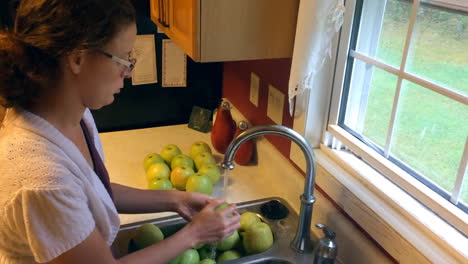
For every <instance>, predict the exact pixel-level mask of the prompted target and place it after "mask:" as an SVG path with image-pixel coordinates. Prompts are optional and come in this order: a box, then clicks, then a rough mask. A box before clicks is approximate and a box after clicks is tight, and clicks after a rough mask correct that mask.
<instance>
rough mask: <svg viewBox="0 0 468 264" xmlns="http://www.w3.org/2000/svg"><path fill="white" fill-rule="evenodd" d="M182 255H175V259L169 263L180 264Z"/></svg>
mask: <svg viewBox="0 0 468 264" xmlns="http://www.w3.org/2000/svg"><path fill="white" fill-rule="evenodd" d="M181 257H182V255H179V256H177V257H175V258H174V259H172V260H171V261H170V262H169V264H179V262H180V258H181Z"/></svg>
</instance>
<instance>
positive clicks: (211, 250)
mask: <svg viewBox="0 0 468 264" xmlns="http://www.w3.org/2000/svg"><path fill="white" fill-rule="evenodd" d="M198 253H199V254H200V258H201V259H216V243H209V244H206V245H204V246H203V247H202V248H200V249H199V250H198Z"/></svg>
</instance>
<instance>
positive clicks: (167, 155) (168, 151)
mask: <svg viewBox="0 0 468 264" xmlns="http://www.w3.org/2000/svg"><path fill="white" fill-rule="evenodd" d="M179 154H182V152H181V151H180V149H179V147H177V146H176V145H174V144H169V145H167V146H165V147H164V148H163V149H162V150H161V153H160V155H161V157H162V158H163V159H164V161H165V162H166V164H167V165H170V164H171V161H172V159H173V158H174V157H175V156H177V155H179Z"/></svg>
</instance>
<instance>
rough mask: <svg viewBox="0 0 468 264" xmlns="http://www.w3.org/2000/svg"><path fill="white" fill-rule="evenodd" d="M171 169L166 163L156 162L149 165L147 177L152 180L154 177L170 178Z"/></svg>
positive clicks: (158, 178)
mask: <svg viewBox="0 0 468 264" xmlns="http://www.w3.org/2000/svg"><path fill="white" fill-rule="evenodd" d="M170 173H171V170H170V169H169V166H167V165H166V163H154V164H151V166H149V168H148V170H147V171H146V179H147V180H148V181H151V180H153V179H157V180H160V179H169V175H170Z"/></svg>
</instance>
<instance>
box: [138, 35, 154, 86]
mask: <svg viewBox="0 0 468 264" xmlns="http://www.w3.org/2000/svg"><path fill="white" fill-rule="evenodd" d="M132 56H133V57H134V58H135V59H137V63H136V64H135V69H134V70H133V74H132V84H133V85H140V84H148V83H157V82H158V74H157V68H156V50H155V45H154V35H152V34H151V35H138V36H137V38H136V41H135V45H134V46H133V51H132Z"/></svg>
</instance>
